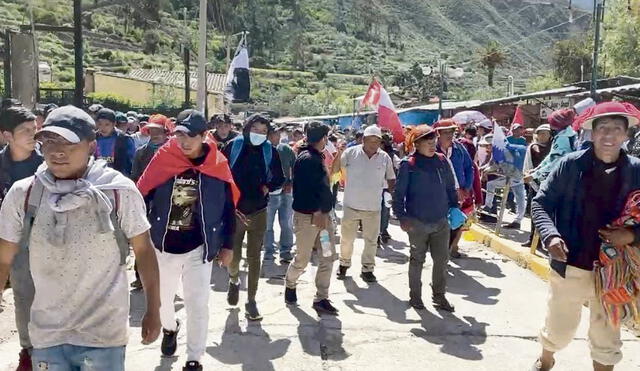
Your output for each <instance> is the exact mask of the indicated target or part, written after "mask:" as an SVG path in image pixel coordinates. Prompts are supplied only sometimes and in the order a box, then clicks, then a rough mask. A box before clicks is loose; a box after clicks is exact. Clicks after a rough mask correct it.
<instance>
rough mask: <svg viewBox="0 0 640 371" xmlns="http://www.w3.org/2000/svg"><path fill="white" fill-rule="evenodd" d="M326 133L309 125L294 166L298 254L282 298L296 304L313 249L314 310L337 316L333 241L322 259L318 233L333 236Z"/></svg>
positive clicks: (323, 127) (324, 128)
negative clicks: (332, 284)
mask: <svg viewBox="0 0 640 371" xmlns="http://www.w3.org/2000/svg"><path fill="white" fill-rule="evenodd" d="M329 131H330V128H329V126H328V125H325V124H323V123H321V122H317V121H314V122H310V123H308V124H307V127H306V133H307V143H306V145H304V146H302V147H301V148H300V154H299V155H298V158H297V159H296V162H295V165H294V167H293V210H294V212H295V214H294V225H295V232H296V241H297V242H296V245H297V253H296V256H295V259H294V260H293V262H292V263H291V265H289V269H288V270H287V275H286V277H285V284H286V289H285V294H284V299H285V302H286V303H287V304H290V305H293V304H296V303H297V301H298V297H297V293H296V285H297V282H298V278H300V276H301V275H302V273H303V272H304V270H305V269H306V268H307V265H308V264H309V260H310V259H311V253H312V251H313V249H314V247H315V248H316V251H317V254H318V270H317V272H316V290H317V291H316V296H315V299H314V301H313V309H315V310H316V311H317V312H318V313H325V314H331V315H336V314H338V310H337V309H336V308H335V307H334V306H333V305H332V304H331V302H330V301H329V284H330V282H331V270H332V268H333V262H334V261H335V245H334V244H333V242H332V241H328V242H329V243H330V244H331V247H330V249H331V251H330V254H328V256H325V254H324V253H323V252H322V250H323V248H322V247H321V246H320V233H322V232H323V231H325V230H326V232H327V236H328V238H329V239H331V238H332V236H333V225H332V224H331V221H330V218H329V212H330V211H331V210H332V209H333V196H332V194H331V187H330V186H329V176H328V174H327V170H326V168H325V166H324V164H323V158H322V150H323V149H324V147H325V145H326V143H327V140H328V135H329Z"/></svg>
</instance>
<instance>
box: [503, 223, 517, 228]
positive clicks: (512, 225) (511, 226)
mask: <svg viewBox="0 0 640 371" xmlns="http://www.w3.org/2000/svg"><path fill="white" fill-rule="evenodd" d="M504 228H507V229H520V223H518V222H511V223H509V224H507V225H505V226H504Z"/></svg>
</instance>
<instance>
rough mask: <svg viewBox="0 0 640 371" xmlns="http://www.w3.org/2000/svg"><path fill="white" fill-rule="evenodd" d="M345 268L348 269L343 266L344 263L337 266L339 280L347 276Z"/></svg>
mask: <svg viewBox="0 0 640 371" xmlns="http://www.w3.org/2000/svg"><path fill="white" fill-rule="evenodd" d="M347 269H349V267H345V266H344V265H341V266H339V267H338V279H339V280H343V279H345V278H347Z"/></svg>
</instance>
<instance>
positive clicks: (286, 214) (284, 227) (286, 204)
mask: <svg viewBox="0 0 640 371" xmlns="http://www.w3.org/2000/svg"><path fill="white" fill-rule="evenodd" d="M292 206H293V194H291V193H280V194H277V195H269V204H268V205H267V230H266V232H265V234H264V259H265V260H272V259H273V255H274V254H275V250H276V246H275V239H274V238H275V236H274V232H273V223H275V220H276V213H278V222H279V223H280V255H282V254H288V253H291V248H292V247H293V207H292Z"/></svg>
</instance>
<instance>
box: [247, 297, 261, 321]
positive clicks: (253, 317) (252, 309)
mask: <svg viewBox="0 0 640 371" xmlns="http://www.w3.org/2000/svg"><path fill="white" fill-rule="evenodd" d="M244 310H245V314H244V315H245V317H247V319H248V320H249V321H260V320H262V316H261V315H260V312H258V305H257V304H256V302H255V301H249V302H247V304H245V305H244Z"/></svg>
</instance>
